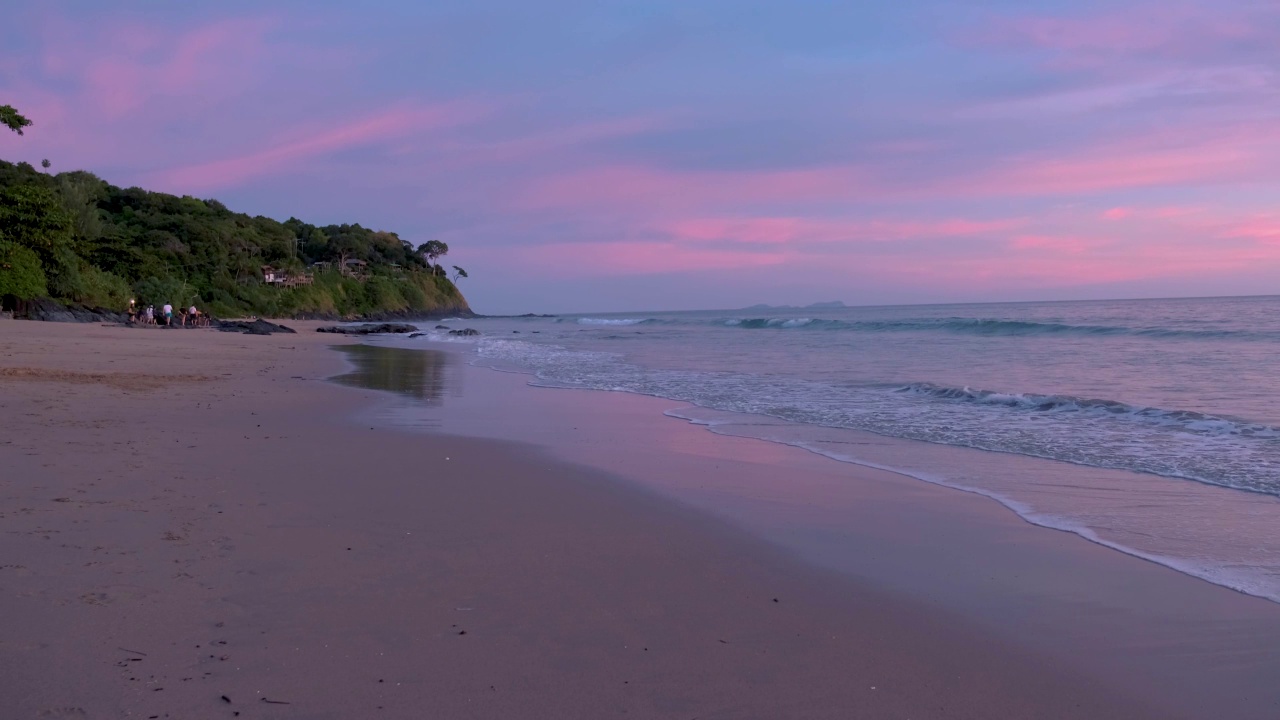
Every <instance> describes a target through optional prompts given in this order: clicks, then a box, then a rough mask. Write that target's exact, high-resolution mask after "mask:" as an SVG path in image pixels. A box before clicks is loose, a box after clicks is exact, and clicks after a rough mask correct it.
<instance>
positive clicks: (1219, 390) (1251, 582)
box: [407, 297, 1280, 602]
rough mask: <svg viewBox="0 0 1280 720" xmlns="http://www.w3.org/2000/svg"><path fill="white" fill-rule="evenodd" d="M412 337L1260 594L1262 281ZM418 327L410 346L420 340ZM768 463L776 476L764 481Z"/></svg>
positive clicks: (1267, 570)
mask: <svg viewBox="0 0 1280 720" xmlns="http://www.w3.org/2000/svg"><path fill="white" fill-rule="evenodd" d="M446 324H448V325H450V326H451V327H455V328H456V327H460V326H462V325H463V324H465V326H467V327H474V328H476V329H477V330H480V331H481V333H482V335H481V336H479V337H476V338H456V337H450V336H448V335H447V334H445V331H444V330H440V329H435V326H436V325H437V323H422V324H421V326H422V327H423V329H424V330H425V331H426V334H425V336H423V337H420V338H416V339H414V340H409V341H407V342H408V343H410V344H412V343H414V342H418V343H429V342H437V341H449V342H456V343H463V344H466V345H469V346H471V347H470V348H469V350H470V352H472V353H473V355H474V362H475V363H477V364H482V365H488V366H491V367H494V368H495V369H502V370H515V371H520V372H526V373H529V374H531V375H532V377H531V380H530V381H531V382H532V383H534V384H537V385H542V386H547V387H566V388H587V389H595V390H605V391H621V392H631V393H642V394H645V395H651V396H656V397H661V398H666V399H669V400H672V401H673V402H672V409H671V410H670V411H669V412H668V413H667V414H668V415H670V416H672V417H675V418H680V419H683V420H685V421H688V422H691V423H695V424H698V425H703V426H705V427H706V428H708V429H709V430H710V431H713V432H718V433H724V434H730V435H739V436H744V437H752V438H758V439H760V440H762V441H769V442H778V443H785V444H788V445H793V446H797V447H801V448H805V449H807V450H810V451H812V452H815V453H820V454H822V455H824V456H826V457H829V458H831V459H832V460H833V461H839V462H848V463H855V464H862V465H867V466H870V467H876V468H882V469H888V470H893V471H896V472H899V473H901V474H903V475H906V476H909V477H912V478H915V479H916V480H919V481H924V482H931V483H936V484H940V485H946V486H949V487H953V488H957V489H960V490H964V491H967V492H973V493H978V494H981V495H985V496H987V497H990V498H992V499H994V500H996V501H998V502H1000V503H1002V504H1003V505H1005V506H1006V507H1007V508H1009V510H1010V511H1012V512H1015V513H1017V514H1018V515H1020V516H1021V517H1023V518H1024V519H1026V520H1027V521H1028V522H1032V523H1035V524H1037V525H1042V526H1045V527H1049V528H1054V529H1057V530H1063V531H1067V532H1073V533H1076V534H1078V535H1081V536H1082V537H1085V538H1087V539H1089V540H1091V541H1093V542H1097V543H1100V544H1103V545H1106V546H1108V547H1111V548H1113V549H1115V550H1118V551H1121V552H1125V553H1128V554H1131V555H1135V556H1138V557H1142V558H1145V559H1147V560H1150V561H1152V562H1157V563H1160V564H1162V565H1166V566H1168V567H1170V568H1173V569H1176V570H1179V571H1181V572H1184V573H1188V574H1191V575H1194V576H1196V577H1199V578H1202V579H1205V580H1207V581H1210V582H1214V583H1217V584H1220V585H1224V586H1227V587H1231V588H1234V589H1236V590H1239V591H1242V592H1246V593H1249V594H1252V595H1257V596H1260V597H1264V598H1268V599H1270V600H1273V601H1276V602H1280V532H1278V531H1280V403H1278V402H1277V401H1278V400H1280V377H1277V374H1276V372H1275V370H1276V367H1277V362H1276V361H1277V358H1278V357H1280V297H1248V298H1212V299H1174V300H1126V301H1091V302H1045V303H1005V304H974V305H935V306H897V307H848V308H843V307H841V308H805V309H794V308H766V307H756V308H750V309H745V310H718V311H697V312H654V313H626V314H588V315H565V316H558V317H525V318H486V319H477V320H467V321H465V322H464V323H459V322H449V323H446ZM424 346H425V345H424ZM779 482H780V483H782V482H786V480H785V478H779Z"/></svg>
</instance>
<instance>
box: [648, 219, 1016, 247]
mask: <svg viewBox="0 0 1280 720" xmlns="http://www.w3.org/2000/svg"><path fill="white" fill-rule="evenodd" d="M1021 222H1022V220H1019V219H1001V220H966V219H962V218H955V219H947V220H881V219H866V220H863V219H858V220H843V219H839V220H828V219H821V218H802V217H745V218H739V217H711V218H690V219H683V220H678V221H676V222H674V223H670V224H669V225H667V226H666V230H667V231H668V232H669V233H670V234H671V235H672V236H673V237H675V238H677V239H680V240H692V241H708V240H724V241H733V242H741V243H757V244H785V243H805V242H839V241H884V240H904V239H908V238H940V237H965V236H974V235H983V234H989V233H995V232H1000V231H1004V230H1008V229H1009V228H1011V227H1015V226H1017V225H1019V224H1020V223H1021Z"/></svg>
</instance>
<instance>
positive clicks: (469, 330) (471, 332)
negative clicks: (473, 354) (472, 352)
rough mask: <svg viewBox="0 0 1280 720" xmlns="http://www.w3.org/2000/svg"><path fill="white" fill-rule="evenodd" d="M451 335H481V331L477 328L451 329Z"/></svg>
mask: <svg viewBox="0 0 1280 720" xmlns="http://www.w3.org/2000/svg"><path fill="white" fill-rule="evenodd" d="M449 334H450V335H479V334H480V331H479V330H476V329H475V328H463V329H462V330H450V331H449Z"/></svg>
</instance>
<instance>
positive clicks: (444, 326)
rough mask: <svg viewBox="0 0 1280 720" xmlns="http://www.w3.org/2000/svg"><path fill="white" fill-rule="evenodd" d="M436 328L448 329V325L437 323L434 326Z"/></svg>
mask: <svg viewBox="0 0 1280 720" xmlns="http://www.w3.org/2000/svg"><path fill="white" fill-rule="evenodd" d="M436 329H437V330H448V329H449V326H448V325H437V326H436Z"/></svg>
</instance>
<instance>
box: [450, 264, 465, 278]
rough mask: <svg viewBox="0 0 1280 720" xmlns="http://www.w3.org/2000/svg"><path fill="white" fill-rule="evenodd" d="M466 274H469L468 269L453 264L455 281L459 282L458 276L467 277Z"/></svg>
mask: <svg viewBox="0 0 1280 720" xmlns="http://www.w3.org/2000/svg"><path fill="white" fill-rule="evenodd" d="M466 276H467V271H466V270H463V269H462V268H460V267H458V266H457V265H454V266H453V281H454V282H458V278H464V277H466Z"/></svg>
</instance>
